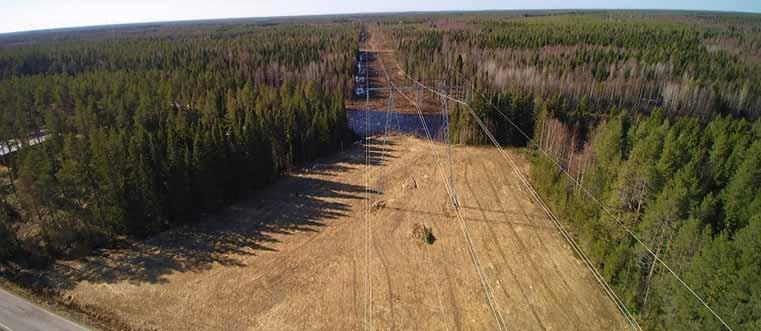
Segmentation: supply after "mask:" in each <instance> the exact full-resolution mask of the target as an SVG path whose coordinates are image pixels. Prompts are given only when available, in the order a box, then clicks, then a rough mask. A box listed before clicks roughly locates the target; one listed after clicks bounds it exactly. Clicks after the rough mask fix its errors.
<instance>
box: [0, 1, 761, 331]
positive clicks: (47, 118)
mask: <svg viewBox="0 0 761 331" xmlns="http://www.w3.org/2000/svg"><path fill="white" fill-rule="evenodd" d="M368 22H372V23H368ZM363 24H364V25H367V24H375V26H376V27H377V29H376V30H377V31H382V32H383V33H384V34H385V39H384V40H385V41H386V42H387V43H388V45H386V46H388V47H389V48H392V49H393V50H394V51H395V56H396V60H397V61H398V63H399V64H400V66H401V69H403V70H404V71H406V72H409V73H410V74H411V75H412V76H413V77H416V78H418V79H420V80H429V81H430V80H440V81H445V82H447V83H449V84H453V85H463V86H465V87H466V89H467V90H468V93H467V94H466V101H467V102H468V103H469V104H471V105H472V106H473V109H474V111H475V112H476V114H478V116H480V117H481V118H482V119H484V122H485V124H486V126H487V127H488V128H489V129H490V130H491V131H492V132H494V134H495V137H496V138H497V140H499V141H500V142H501V143H503V144H505V145H511V146H514V147H526V150H527V151H528V154H529V157H530V159H531V162H532V167H531V173H530V178H531V181H532V184H533V185H534V187H535V188H536V189H537V190H538V191H539V192H540V193H541V195H542V197H543V198H544V199H545V200H547V201H548V203H549V205H550V206H551V207H552V208H553V209H554V211H555V212H556V213H557V214H558V215H559V218H560V219H561V221H562V222H564V224H566V225H567V226H568V228H569V230H570V232H571V233H572V234H573V236H574V237H575V238H576V240H577V241H578V242H579V243H580V245H581V247H582V248H583V250H584V251H585V252H586V253H587V254H588V255H589V256H590V257H591V259H592V260H593V261H594V263H595V266H596V267H597V268H598V269H599V270H600V271H601V273H602V275H603V276H604V277H605V280H606V281H607V282H608V283H610V284H611V285H612V287H613V288H614V289H615V292H616V293H617V294H618V296H620V297H621V299H622V300H623V302H624V303H625V304H626V306H627V307H628V308H629V309H630V310H631V311H632V312H633V313H634V316H635V317H636V318H637V320H638V321H639V322H640V323H641V325H642V326H643V328H644V329H647V330H718V329H722V327H723V326H722V325H721V324H720V322H719V321H718V320H717V319H716V318H715V317H714V316H713V315H712V314H711V313H710V312H709V311H707V310H706V309H705V308H704V307H703V305H702V304H701V303H700V302H698V301H697V300H696V299H695V297H694V296H693V295H692V294H691V293H690V292H688V291H687V290H686V289H685V288H684V287H683V286H682V284H681V283H680V282H679V281H678V280H677V279H675V278H674V277H673V276H672V275H671V273H670V272H668V271H667V270H664V267H663V266H662V265H660V264H659V263H657V262H656V260H655V259H654V258H653V256H652V255H651V254H650V253H649V252H648V251H646V250H645V249H644V248H643V247H642V245H640V243H639V242H638V241H637V240H635V238H633V237H632V236H631V235H630V234H629V233H627V232H626V231H625V230H624V228H623V227H622V226H621V225H620V224H618V223H617V222H616V221H615V220H614V219H612V218H611V217H610V216H608V214H607V213H605V212H604V210H603V207H602V206H601V205H600V204H598V203H596V201H593V200H591V199H590V198H589V197H588V195H587V192H588V193H590V194H591V195H593V196H594V197H595V199H597V200H598V201H599V202H601V203H602V204H603V205H605V206H606V208H608V209H610V210H611V211H612V212H613V214H614V215H615V217H616V218H617V220H620V221H621V222H622V223H623V224H624V225H625V226H626V228H628V229H631V230H632V231H633V232H634V233H635V234H636V235H637V236H638V238H639V239H641V240H642V242H643V243H644V244H646V245H647V246H648V247H650V248H651V249H652V250H653V252H654V253H655V254H656V255H657V256H658V257H659V258H660V259H661V260H663V261H664V262H665V263H666V264H668V265H669V266H670V268H671V269H672V270H673V271H674V272H675V273H677V274H679V275H680V276H681V277H682V279H683V280H684V281H685V282H686V283H689V284H690V285H691V286H692V288H693V289H695V291H696V294H697V295H699V296H700V297H702V298H704V299H705V300H706V303H707V304H708V305H710V306H711V307H713V308H714V309H715V310H716V312H717V314H719V315H720V316H722V317H724V318H725V319H726V321H727V323H728V324H729V325H732V326H733V327H734V329H735V330H761V276H759V275H761V122H759V120H758V118H759V116H760V115H761V15H756V14H742V13H708V12H672V11H669V12H663V11H585V12H576V11H522V12H478V13H436V14H407V15H393V16H377V15H366V16H362V19H361V22H360V20H359V19H356V18H351V17H343V18H336V17H333V18H327V17H323V18H309V19H306V18H305V19H300V20H291V21H290V22H281V21H277V20H238V21H235V20H233V21H207V22H194V23H189V22H188V23H165V24H164V23H162V24H143V25H135V26H121V27H101V28H95V29H72V30H68V31H60V32H55V33H52V32H51V33H42V32H39V33H25V34H14V35H5V36H0V142H2V143H3V144H5V146H0V147H3V148H4V149H5V150H14V151H15V152H13V153H7V154H6V155H4V156H3V158H2V159H0V163H1V164H3V166H2V167H0V260H11V259H14V258H18V257H19V256H21V257H23V259H25V260H42V261H49V260H50V259H51V258H58V257H73V256H82V255H84V254H87V253H88V252H90V251H91V250H92V249H93V248H96V247H102V246H108V245H110V244H112V243H113V241H114V240H115V239H116V238H119V237H122V236H145V235H149V234H152V233H156V232H158V231H161V230H164V229H167V228H170V227H172V226H176V225H179V224H183V223H186V222H191V221H193V220H195V219H196V218H197V217H198V216H199V215H200V214H201V213H203V212H205V211H208V210H213V209H217V208H220V207H223V206H225V205H227V204H229V203H230V202H232V201H234V200H236V199H238V198H241V197H242V196H243V195H244V194H246V193H247V192H249V191H251V190H252V189H256V188H261V187H263V186H265V185H267V184H269V183H271V182H272V181H274V180H275V179H276V178H277V177H278V176H279V175H282V174H283V173H284V172H285V171H287V170H289V169H291V168H292V167H295V166H298V165H299V164H302V163H304V162H308V161H310V160H314V159H315V158H316V157H319V156H322V155H326V154H328V153H331V152H334V151H336V150H338V149H339V148H341V147H342V146H343V145H345V144H348V143H349V142H350V140H351V137H352V134H351V133H350V132H349V129H348V127H347V118H346V116H347V115H346V112H345V109H344V101H345V99H347V98H349V96H350V95H351V93H352V88H353V75H354V68H355V67H356V65H355V64H356V63H357V56H358V50H359V47H360V31H362V26H363ZM450 107H451V108H450V111H451V112H450V118H449V122H450V123H451V134H452V137H451V138H452V141H453V142H454V143H463V144H489V143H490V141H489V140H488V139H487V137H486V136H485V135H484V134H483V133H481V131H480V128H479V127H478V126H477V125H476V122H475V121H474V120H473V119H472V118H471V116H470V113H469V112H468V111H467V110H465V109H463V108H461V107H458V106H457V105H450ZM495 108H496V109H499V110H500V111H496V110H495ZM524 133H525V134H526V135H527V136H524ZM36 140H44V142H41V143H36V144H32V143H31V142H32V141H36ZM16 150H17V151H16ZM545 153H546V154H548V155H549V156H550V157H551V159H552V160H550V157H547V156H546V155H545ZM558 166H559V167H558ZM504 171H505V172H511V171H512V170H511V169H510V168H509V166H508V165H507V164H505V168H504ZM455 180H456V179H455Z"/></svg>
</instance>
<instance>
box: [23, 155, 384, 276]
mask: <svg viewBox="0 0 761 331" xmlns="http://www.w3.org/2000/svg"><path fill="white" fill-rule="evenodd" d="M354 150H357V149H356V148H355V149H354ZM352 152H353V153H354V152H356V151H352ZM360 152H361V151H360ZM378 162H382V161H378ZM326 164H328V165H329V166H332V167H334V168H333V171H348V170H350V169H351V168H353V167H352V166H351V162H349V163H347V162H344V160H340V162H328V163H326ZM321 177H324V176H321ZM369 193H371V194H377V192H376V191H373V190H370V191H369ZM365 194H366V190H365V186H362V185H352V184H346V183H339V182H335V181H330V180H325V179H322V178H315V176H313V175H305V174H298V173H294V174H290V175H286V176H284V177H283V178H281V179H280V180H278V181H277V182H276V183H275V184H273V185H272V186H271V187H269V188H266V189H263V190H260V191H257V192H255V193H252V194H251V195H250V196H249V197H248V198H246V199H244V200H242V201H239V202H238V203H235V204H233V205H231V206H229V207H227V208H226V209H224V210H223V211H220V212H218V213H214V214H212V215H202V216H201V217H200V219H199V220H198V221H197V222H193V223H191V224H188V225H185V226H181V227H178V228H174V229H172V230H169V231H166V232H163V233H160V234H157V235H155V236H153V237H149V238H147V239H145V240H137V241H135V240H128V241H125V244H124V246H123V247H119V248H116V249H101V250H97V251H95V252H94V254H92V255H91V256H88V257H86V258H82V259H79V260H75V261H59V262H57V263H55V264H54V265H53V266H51V267H50V268H49V269H48V270H45V271H43V272H42V273H39V272H36V273H34V274H27V275H25V276H22V277H29V278H28V279H25V281H24V279H21V281H23V282H24V283H26V284H30V285H32V286H33V287H36V288H50V289H56V290H65V289H70V288H73V287H74V286H76V284H77V283H79V282H82V281H88V282H91V283H106V284H112V283H116V282H121V281H128V282H132V283H137V284H139V283H146V282H147V283H164V282H167V279H166V277H165V276H167V275H169V274H172V273H176V272H189V271H190V272H195V271H202V270H207V269H210V268H212V267H213V266H214V265H215V264H218V265H223V266H238V267H243V266H246V264H245V262H244V261H245V257H246V256H252V255H257V254H259V253H261V252H266V251H275V249H274V248H272V246H273V245H274V244H276V243H277V242H278V240H277V239H276V235H278V236H279V235H288V234H293V233H297V232H308V231H311V232H317V231H321V228H322V227H324V226H326V225H327V224H328V223H329V222H330V221H331V220H335V219H337V218H339V217H343V216H347V215H349V214H350V213H351V210H350V202H351V200H358V199H365Z"/></svg>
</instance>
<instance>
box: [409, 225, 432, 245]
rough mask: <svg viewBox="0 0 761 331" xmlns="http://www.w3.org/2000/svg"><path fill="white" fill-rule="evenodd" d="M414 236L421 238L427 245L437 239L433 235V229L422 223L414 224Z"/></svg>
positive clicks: (414, 237)
mask: <svg viewBox="0 0 761 331" xmlns="http://www.w3.org/2000/svg"><path fill="white" fill-rule="evenodd" d="M412 238H413V239H417V240H420V241H422V242H423V243H424V244H426V245H433V243H434V242H435V241H436V236H434V235H433V230H432V229H431V228H430V227H427V226H425V225H423V224H420V223H417V224H415V225H413V226H412Z"/></svg>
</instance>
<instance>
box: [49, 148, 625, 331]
mask: <svg viewBox="0 0 761 331" xmlns="http://www.w3.org/2000/svg"><path fill="white" fill-rule="evenodd" d="M384 146H385V147H384ZM370 148H371V150H370V157H371V159H370V172H369V179H370V180H369V182H370V191H369V196H370V199H371V200H370V203H368V201H367V200H366V199H365V196H366V191H365V180H366V176H365V175H366V166H365V151H364V149H362V148H361V147H360V146H356V147H355V148H353V149H351V150H349V151H347V152H345V153H341V154H338V155H337V156H335V157H334V158H332V159H326V160H322V161H321V162H320V163H316V164H314V165H313V166H311V167H308V168H307V169H306V170H304V171H302V172H298V173H294V174H291V175H289V176H287V177H286V178H284V179H282V180H280V181H278V182H277V183H275V184H274V185H273V186H272V187H270V188H268V189H265V190H262V191H260V192H258V193H257V194H255V195H253V196H251V197H250V198H249V199H247V200H245V201H241V202H239V203H237V204H235V205H233V206H231V207H229V208H227V209H226V210H225V211H223V212H220V213H219V214H216V215H209V216H208V217H207V218H208V219H206V220H203V221H202V222H200V223H197V224H195V225H191V226H187V227H184V228H180V229H176V230H172V231H169V232H165V233H162V234H160V235H157V236H155V237H152V238H149V239H147V240H145V241H143V242H138V243H134V244H132V245H131V247H124V248H120V249H114V250H107V251H101V252H99V254H97V255H96V256H92V257H89V258H86V259H83V260H79V261H72V262H59V263H57V264H56V265H55V267H54V268H53V269H52V270H50V271H49V272H48V273H47V274H46V277H47V278H49V281H50V282H51V284H52V285H53V286H54V287H56V288H58V289H60V290H61V295H62V297H63V298H64V300H67V301H68V302H69V303H70V304H72V305H74V306H78V307H80V308H81V309H83V310H85V311H88V312H90V313H91V314H93V315H99V316H110V317H109V319H111V321H112V323H113V324H114V325H118V327H119V328H125V327H129V328H134V329H157V330H245V329H251V330H299V329H322V330H357V329H362V328H365V323H366V322H371V323H372V327H373V328H374V329H381V330H390V329H405V330H409V329H417V330H445V329H449V330H455V329H466V330H474V329H495V328H496V325H495V318H494V316H493V313H492V312H491V310H490V309H489V305H488V303H487V301H486V299H485V298H486V297H485V295H484V291H483V289H482V286H481V283H480V281H479V277H478V274H477V273H476V270H475V268H474V265H473V263H472V262H471V259H470V257H469V256H468V251H467V248H466V244H465V240H464V238H463V234H462V231H461V228H460V227H459V225H458V224H459V223H458V222H457V221H456V218H455V217H454V213H453V210H452V209H451V207H450V205H449V203H448V201H449V198H448V197H447V193H446V191H445V188H444V185H442V178H441V176H440V173H439V172H438V168H437V165H436V162H435V159H434V157H433V155H432V153H431V149H430V145H429V143H428V142H427V141H424V140H419V139H415V138H411V137H403V136H396V137H392V138H391V139H390V140H389V141H388V144H386V145H384V144H383V141H382V139H381V138H376V139H375V140H372V141H371V144H370ZM436 148H438V149H439V152H440V153H444V152H445V145H438V144H437V145H436ZM511 153H512V154H514V155H515V156H516V157H518V158H520V155H519V154H516V153H514V152H511ZM522 164H523V166H524V167H526V166H527V163H526V162H525V161H522ZM454 173H455V186H456V192H457V195H458V198H459V201H460V204H461V207H462V208H461V210H462V212H463V216H464V218H465V219H466V225H467V228H468V230H469V232H470V234H471V236H472V238H473V241H474V244H475V250H476V252H477V254H478V256H479V257H480V259H481V262H482V265H483V268H484V271H485V274H486V277H487V281H488V283H489V285H490V286H491V287H492V288H493V291H494V295H495V298H496V300H495V301H496V303H497V306H498V309H499V311H500V312H501V314H502V315H503V317H504V320H505V321H506V324H507V326H508V328H509V329H511V330H614V329H623V328H624V327H625V326H624V320H623V318H622V317H621V315H620V313H619V312H618V311H617V309H616V307H615V305H614V304H613V303H612V302H611V301H610V300H609V299H608V298H607V297H605V296H604V293H603V291H602V290H601V289H600V288H599V286H598V285H597V284H596V283H595V282H594V280H593V278H592V276H591V274H590V273H589V272H588V271H587V270H586V269H585V268H584V266H583V265H582V263H581V262H580V261H579V260H578V259H577V258H576V257H575V256H573V255H572V252H571V250H570V249H569V248H568V247H566V245H565V243H564V242H563V239H562V238H561V236H560V235H559V234H558V233H557V232H556V230H555V229H554V228H553V227H552V224H551V222H550V221H549V219H548V218H547V217H546V216H545V215H544V214H543V213H542V212H541V209H540V208H538V207H536V206H535V205H534V203H533V202H532V201H530V200H529V195H528V194H527V193H526V192H525V190H524V189H523V188H522V187H521V186H520V185H519V182H518V180H517V178H516V177H515V176H514V174H513V173H511V172H510V171H508V170H507V166H506V165H505V164H504V162H503V161H502V159H501V157H500V155H499V154H498V153H497V152H496V150H494V149H491V148H475V147H464V146H456V147H455V148H454ZM379 201H382V203H379ZM368 205H372V206H376V207H377V208H373V210H372V211H371V212H370V213H369V224H371V238H370V239H371V240H369V241H368V239H369V238H368V237H367V231H366V230H367V228H366V225H367V223H366V222H367V219H366V215H367V214H366V213H367V211H368ZM381 205H384V206H383V207H378V206H381ZM416 224H423V225H426V226H428V227H430V228H431V229H432V230H433V235H434V236H435V241H434V242H433V244H432V245H425V244H423V243H422V242H421V241H420V240H417V239H413V238H412V232H413V228H414V227H415V225H416ZM368 245H369V252H370V257H369V261H370V264H369V265H367V263H366V261H367V255H366V254H367V252H368ZM367 275H369V281H368V278H366V277H368V276H367ZM369 284H371V285H370V288H371V289H372V291H371V296H369V297H368V296H367V288H368V285H369ZM366 309H367V312H368V314H367V315H366V314H365V312H366ZM366 316H367V317H366Z"/></svg>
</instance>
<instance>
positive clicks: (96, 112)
mask: <svg viewBox="0 0 761 331" xmlns="http://www.w3.org/2000/svg"><path fill="white" fill-rule="evenodd" d="M358 30H359V28H358V25H356V24H353V23H345V24H333V23H330V22H329V21H328V22H317V23H309V24H307V23H300V24H296V23H294V24H232V23H231V24H224V23H217V24H200V23H199V24H187V25H176V24H173V25H167V26H148V27H142V28H132V27H122V28H118V29H117V30H115V31H111V30H108V29H104V30H96V31H89V32H88V31H74V32H66V33H56V32H50V34H49V35H48V34H44V33H42V34H39V33H38V34H32V35H33V36H37V35H39V36H37V37H31V38H30V39H29V40H27V41H23V40H24V39H23V38H22V37H18V36H10V37H6V38H5V39H3V38H0V43H2V45H0V143H2V144H4V145H6V146H4V147H5V148H6V149H15V148H16V147H18V149H20V151H19V152H17V153H13V154H9V155H6V156H4V157H3V158H2V159H1V160H0V161H2V163H3V164H5V165H9V166H10V167H9V168H10V169H9V168H5V167H3V168H0V178H2V179H0V257H4V258H8V257H13V256H16V257H18V256H22V257H23V258H22V260H24V261H30V260H31V261H34V260H38V261H44V260H45V259H47V258H48V257H67V256H68V257H73V256H81V255H83V254H87V253H88V252H89V251H90V250H91V249H92V248H95V247H102V246H106V245H109V244H110V243H111V242H112V240H113V239H114V238H116V237H118V236H123V235H138V236H140V235H146V234H150V233H154V232H156V231H159V230H162V229H166V228H167V227H170V226H173V225H177V224H181V223H185V222H189V221H192V220H194V219H196V218H197V216H198V215H199V213H201V212H203V211H206V210H212V209H215V208H218V207H222V206H224V205H225V204H227V203H229V202H231V201H233V200H235V199H237V198H239V197H241V196H242V195H243V194H246V193H247V192H248V191H250V190H251V189H254V188H258V187H261V186H263V185H266V184H267V183H269V182H271V181H273V180H274V179H275V178H276V177H277V176H278V175H279V174H281V173H282V172H284V171H287V170H288V169H290V168H292V167H294V166H296V165H299V164H300V163H302V162H305V161H309V160H312V159H314V158H316V157H318V156H320V155H324V154H326V153H329V152H332V151H335V150H337V149H339V148H340V147H341V146H342V144H344V143H349V142H350V139H351V134H350V133H349V131H348V129H347V120H346V113H345V111H344V95H347V94H348V93H349V92H350V91H351V87H352V85H351V84H352V81H351V79H352V73H353V66H354V63H355V62H356V61H355V58H356V53H357V49H358V40H359V35H358V32H357V31H358ZM29 137H37V138H42V139H47V140H46V141H45V142H44V143H39V144H35V145H34V146H27V145H29V143H28V142H29V139H28V138H29Z"/></svg>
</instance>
